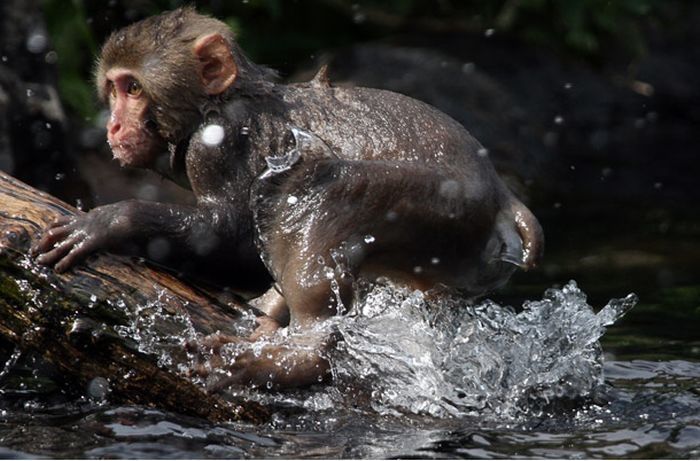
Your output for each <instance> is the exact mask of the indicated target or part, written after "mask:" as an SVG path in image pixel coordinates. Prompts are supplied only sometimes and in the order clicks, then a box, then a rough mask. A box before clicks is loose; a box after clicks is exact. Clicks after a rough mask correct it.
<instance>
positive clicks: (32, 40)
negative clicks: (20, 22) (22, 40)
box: [27, 32, 48, 54]
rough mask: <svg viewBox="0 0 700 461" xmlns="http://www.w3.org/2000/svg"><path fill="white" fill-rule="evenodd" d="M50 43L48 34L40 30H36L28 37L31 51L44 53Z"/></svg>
mask: <svg viewBox="0 0 700 461" xmlns="http://www.w3.org/2000/svg"><path fill="white" fill-rule="evenodd" d="M47 44H48V39H47V38H46V35H44V34H43V33H40V32H34V33H33V34H31V35H29V37H28V38H27V49H28V50H29V52H30V53H35V54H38V53H43V52H44V50H45V49H46V45H47Z"/></svg>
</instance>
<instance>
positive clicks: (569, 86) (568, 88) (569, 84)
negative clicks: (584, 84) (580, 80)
mask: <svg viewBox="0 0 700 461" xmlns="http://www.w3.org/2000/svg"><path fill="white" fill-rule="evenodd" d="M572 87H573V85H572V84H571V83H568V82H567V83H565V84H564V88H565V89H567V90H570V89H571V88H572Z"/></svg>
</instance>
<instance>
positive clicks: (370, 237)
mask: <svg viewBox="0 0 700 461" xmlns="http://www.w3.org/2000/svg"><path fill="white" fill-rule="evenodd" d="M364 240H365V243H374V240H375V238H374V235H369V234H368V235H365V238H364Z"/></svg>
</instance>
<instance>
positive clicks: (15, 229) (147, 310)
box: [0, 172, 268, 422]
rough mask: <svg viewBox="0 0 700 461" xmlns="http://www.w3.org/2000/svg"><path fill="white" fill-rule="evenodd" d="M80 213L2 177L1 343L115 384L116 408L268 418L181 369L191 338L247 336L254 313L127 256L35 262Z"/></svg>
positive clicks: (71, 374)
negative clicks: (32, 251)
mask: <svg viewBox="0 0 700 461" xmlns="http://www.w3.org/2000/svg"><path fill="white" fill-rule="evenodd" d="M75 213H80V212H79V211H77V210H75V209H74V208H72V207H70V206H69V205H66V204H65V203H63V202H61V201H59V200H58V199H56V198H54V197H51V196H49V195H47V194H45V193H42V192H39V191H37V190H35V189H33V188H31V187H29V186H27V185H26V184H23V183H21V182H20V181H18V180H16V179H14V178H12V177H10V176H8V175H6V174H4V173H2V172H0V339H2V340H4V341H6V342H10V343H12V344H14V345H15V346H16V347H17V348H18V349H19V350H21V351H32V352H35V353H39V354H40V355H41V356H43V357H44V359H45V360H47V361H48V362H50V363H51V364H53V365H54V366H55V367H56V368H57V369H58V370H59V371H60V373H61V374H62V375H65V376H66V377H67V378H68V381H71V382H75V383H77V384H79V385H82V386H88V385H89V383H91V382H93V383H94V382H96V381H93V380H95V378H104V379H106V380H107V381H108V383H109V393H108V399H109V400H110V402H113V403H130V404H139V405H147V406H156V405H157V406H158V407H159V408H161V409H165V410H170V411H175V412H179V413H183V414H189V415H193V416H198V417H202V418H206V419H209V420H212V421H220V420H236V419H243V420H247V421H252V422H260V421H263V420H265V419H266V417H267V416H268V411H267V410H266V409H265V408H263V407H262V406H260V405H258V404H256V403H252V402H235V401H234V402H232V401H230V400H224V399H222V398H221V397H219V396H216V395H209V394H207V393H206V391H205V390H204V389H203V388H202V387H201V386H198V385H196V384H193V383H192V382H191V381H190V380H189V379H188V378H186V377H184V376H183V373H182V370H180V371H178V366H180V367H181V368H182V369H184V368H185V367H186V365H187V364H188V363H189V360H188V357H187V354H186V352H185V351H184V348H183V345H182V342H183V340H184V338H192V337H193V334H194V331H196V332H197V333H201V334H210V333H213V332H215V331H221V332H222V333H227V334H234V335H235V334H240V332H241V331H242V329H243V328H244V326H245V324H246V323H249V324H252V318H253V313H252V311H251V308H249V307H247V306H246V305H245V304H244V303H242V302H239V301H234V300H231V299H229V300H228V301H227V303H224V302H222V301H221V300H220V299H217V298H216V297H215V296H214V295H213V294H212V293H211V292H210V291H208V290H206V289H203V288H199V287H195V286H191V285H187V284H185V283H183V282H182V281H180V280H178V279H177V278H175V277H173V276H172V275H170V274H168V273H166V272H164V271H162V270H160V269H158V268H155V267H150V266H148V265H147V264H146V263H145V262H143V261H136V260H134V259H130V258H126V257H120V256H115V255H110V254H100V255H97V256H95V257H93V258H90V260H89V261H88V262H86V263H85V264H83V265H80V266H78V267H76V268H74V269H73V270H71V271H69V272H68V273H66V274H56V273H55V272H54V271H53V270H52V269H49V268H46V267H42V266H38V265H37V264H35V263H34V261H33V260H32V258H30V257H28V256H27V253H28V250H29V247H30V245H31V242H32V241H34V239H36V237H37V234H38V233H39V231H40V230H41V229H43V228H44V227H45V226H46V225H47V224H48V223H49V222H51V221H52V220H53V219H54V218H55V217H57V216H59V215H66V214H75ZM229 298H232V296H231V295H229ZM227 304H228V305H227ZM249 314H250V315H249ZM168 341H170V342H169V343H168ZM97 382H99V383H105V381H104V380H100V381H97ZM83 388H85V387H83Z"/></svg>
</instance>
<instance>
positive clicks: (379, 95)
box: [285, 84, 490, 170]
mask: <svg viewBox="0 0 700 461" xmlns="http://www.w3.org/2000/svg"><path fill="white" fill-rule="evenodd" d="M287 88H288V89H289V91H288V92H286V94H285V100H286V102H287V103H288V107H290V112H289V114H288V115H289V118H290V119H291V120H292V121H293V123H297V124H298V125H299V126H300V127H304V128H306V129H308V130H309V131H311V132H313V133H315V134H316V135H318V136H319V137H321V138H322V139H323V140H324V141H326V142H327V143H328V144H329V145H330V146H331V147H332V148H333V150H334V151H335V152H336V153H337V154H338V156H340V157H341V158H345V159H347V160H392V161H401V162H410V163H430V164H435V165H443V166H447V167H450V168H466V169H469V170H473V169H482V168H486V169H488V168H489V165H490V162H489V160H488V159H486V158H484V155H479V153H480V152H482V153H483V152H484V151H482V149H483V146H482V145H481V144H480V143H479V142H478V141H477V140H476V139H475V138H474V137H473V136H472V135H471V134H470V133H469V132H468V131H467V130H466V129H465V128H464V127H463V126H462V125H461V124H460V123H458V122H457V121H455V120H454V119H452V118H451V117H449V116H448V115H446V114H444V113H442V112H440V111H439V110H437V109H436V108H434V107H432V106H430V105H428V104H426V103H423V102H421V101H418V100H416V99H413V98H410V97H408V96H405V95H402V94H399V93H394V92H391V91H387V90H379V89H374V88H363V87H351V88H337V87H319V86H312V85H308V84H304V85H298V86H297V85H291V86H289V87H287Z"/></svg>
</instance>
